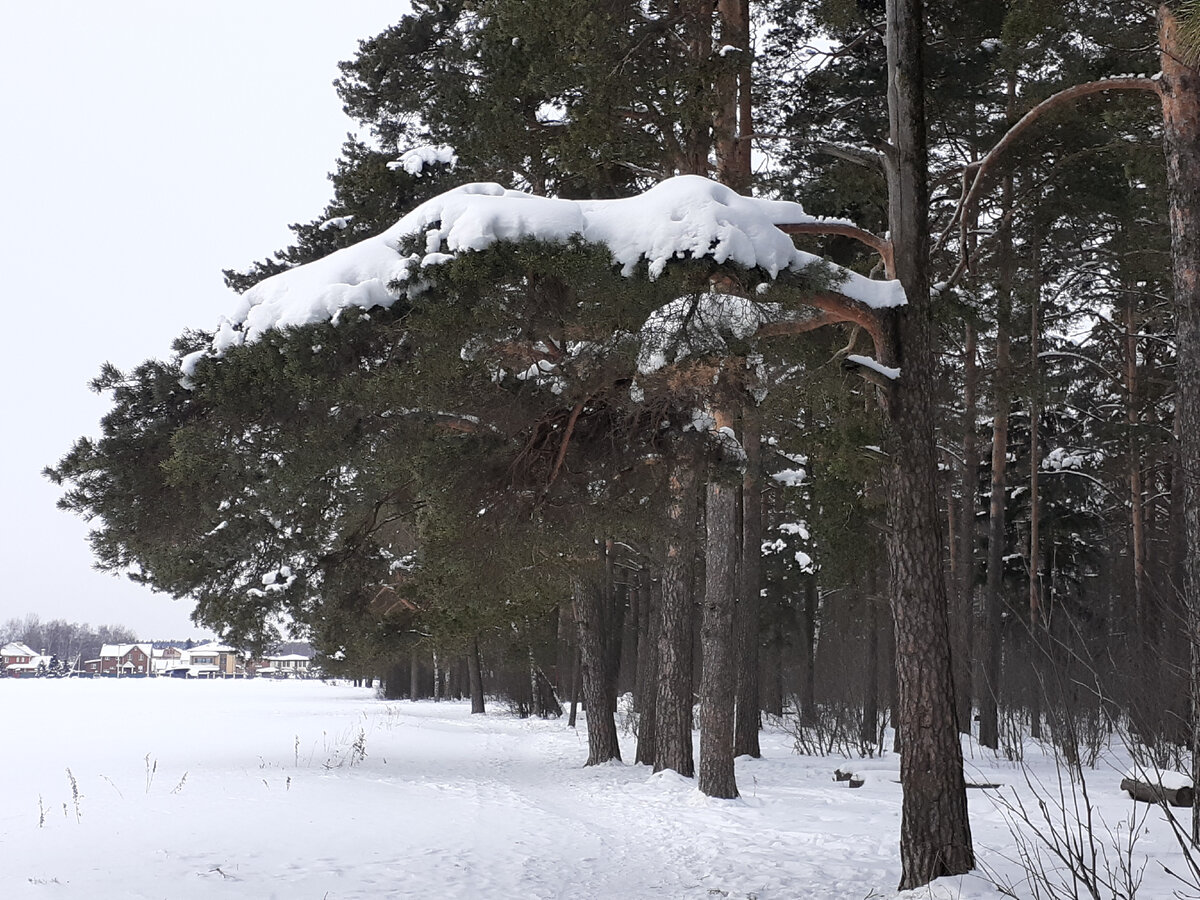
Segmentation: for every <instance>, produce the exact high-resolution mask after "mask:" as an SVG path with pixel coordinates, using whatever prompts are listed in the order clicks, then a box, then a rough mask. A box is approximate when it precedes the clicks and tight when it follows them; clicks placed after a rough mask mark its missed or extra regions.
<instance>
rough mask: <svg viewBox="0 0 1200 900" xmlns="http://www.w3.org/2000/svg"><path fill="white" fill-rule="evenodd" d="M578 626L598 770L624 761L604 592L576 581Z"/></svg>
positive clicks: (591, 761) (592, 762)
mask: <svg viewBox="0 0 1200 900" xmlns="http://www.w3.org/2000/svg"><path fill="white" fill-rule="evenodd" d="M573 587H574V594H575V617H576V618H575V624H576V628H577V629H578V633H579V660H580V671H581V674H582V676H583V698H584V705H585V706H586V708H587V733H588V758H587V762H586V763H585V765H588V766H596V765H600V764H601V763H606V762H609V761H610V760H614V759H620V758H621V746H620V744H619V743H618V740H617V722H616V704H615V703H614V702H613V697H612V693H611V691H610V690H609V674H608V658H607V654H606V653H605V646H604V633H603V629H604V602H605V599H606V598H605V597H604V591H603V590H601V589H598V588H597V586H596V585H593V584H587V583H585V581H584V580H583V578H576V579H575V581H574V585H573Z"/></svg>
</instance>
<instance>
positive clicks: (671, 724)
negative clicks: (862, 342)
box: [654, 442, 698, 778]
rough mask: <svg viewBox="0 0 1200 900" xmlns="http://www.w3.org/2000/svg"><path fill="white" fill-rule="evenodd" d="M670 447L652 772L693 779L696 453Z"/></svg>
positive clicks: (680, 447)
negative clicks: (693, 602) (693, 567)
mask: <svg viewBox="0 0 1200 900" xmlns="http://www.w3.org/2000/svg"><path fill="white" fill-rule="evenodd" d="M680 443H681V444H684V446H677V447H676V448H675V449H674V452H673V454H672V459H671V470H670V473H669V475H668V479H669V486H668V490H669V493H670V500H669V502H668V507H667V517H668V529H669V531H670V534H669V535H668V538H667V553H666V561H665V564H664V565H663V575H662V603H661V610H660V612H661V614H660V616H659V634H658V700H657V710H656V715H655V718H656V720H657V727H656V731H655V748H654V771H656V772H659V771H662V770H663V769H674V770H675V771H676V772H678V773H679V774H680V775H683V776H685V777H687V778H691V777H692V776H693V775H694V774H695V762H694V757H693V752H692V623H693V619H694V618H695V617H694V614H693V606H692V557H693V550H694V543H693V542H694V540H695V526H696V470H697V468H698V461H697V459H696V454H695V453H693V452H690V448H689V447H687V446H686V443H685V442H680Z"/></svg>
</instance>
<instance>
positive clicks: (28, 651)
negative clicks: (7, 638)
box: [0, 641, 37, 656]
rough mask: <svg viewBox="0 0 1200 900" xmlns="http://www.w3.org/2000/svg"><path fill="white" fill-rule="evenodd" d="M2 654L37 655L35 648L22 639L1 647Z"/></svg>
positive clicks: (0, 653)
mask: <svg viewBox="0 0 1200 900" xmlns="http://www.w3.org/2000/svg"><path fill="white" fill-rule="evenodd" d="M0 656H37V654H36V653H34V651H33V648H31V647H30V646H29V645H28V644H22V643H21V642H20V641H11V642H9V643H7V644H5V645H4V646H3V647H0Z"/></svg>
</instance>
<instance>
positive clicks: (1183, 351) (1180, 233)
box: [1159, 3, 1200, 844]
mask: <svg viewBox="0 0 1200 900" xmlns="http://www.w3.org/2000/svg"><path fill="white" fill-rule="evenodd" d="M1192 15H1196V14H1195V13H1192ZM1159 47H1160V49H1161V50H1162V71H1163V77H1162V82H1161V86H1162V103H1163V147H1164V152H1165V154H1166V160H1167V188H1168V191H1169V204H1170V206H1169V209H1170V220H1171V259H1172V271H1173V274H1174V282H1175V290H1174V298H1175V302H1174V309H1175V338H1176V360H1177V361H1176V376H1175V378H1176V382H1175V416H1176V419H1177V420H1178V433H1179V460H1180V463H1179V472H1180V475H1181V480H1182V484H1181V485H1179V486H1177V488H1176V489H1177V490H1182V491H1183V492H1184V502H1183V509H1184V534H1185V544H1184V546H1185V550H1184V560H1183V563H1184V566H1183V568H1184V580H1183V595H1184V608H1185V609H1186V610H1187V632H1188V639H1189V642H1190V644H1191V679H1190V681H1191V685H1190V686H1191V694H1192V735H1191V737H1192V777H1193V780H1194V781H1195V783H1196V784H1200V229H1197V228H1196V222H1197V220H1198V219H1200V72H1197V69H1196V65H1195V63H1194V62H1193V63H1192V64H1191V65H1189V64H1187V63H1186V62H1185V61H1184V60H1185V59H1189V58H1190V59H1191V60H1195V58H1196V51H1197V49H1198V48H1196V47H1184V46H1183V45H1182V41H1181V39H1180V35H1179V22H1178V20H1177V19H1176V17H1175V15H1174V13H1173V12H1172V11H1171V9H1170V7H1169V6H1168V5H1167V4H1165V3H1164V4H1162V5H1161V6H1160V7H1159ZM1188 51H1190V53H1189V52H1188ZM1192 842H1193V843H1194V844H1195V843H1200V800H1197V801H1196V804H1195V805H1193V807H1192Z"/></svg>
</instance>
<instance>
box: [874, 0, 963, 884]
mask: <svg viewBox="0 0 1200 900" xmlns="http://www.w3.org/2000/svg"><path fill="white" fill-rule="evenodd" d="M923 51H924V5H923V3H922V0H888V3H887V56H888V111H889V121H890V126H891V128H890V130H891V138H892V140H891V143H892V147H891V150H892V152H893V154H894V156H893V163H892V173H891V178H890V181H891V184H890V185H889V187H890V188H891V190H890V192H889V194H890V196H889V210H888V218H889V225H890V231H891V234H892V238H893V241H894V242H895V248H896V270H897V275H898V276H899V278H900V280H901V283H902V284H903V285H904V289H905V293H906V295H907V297H908V305H907V306H905V307H902V308H901V309H900V310H899V311H898V312H897V314H896V315H895V316H894V318H893V320H892V328H891V329H890V334H889V337H890V340H891V343H892V346H891V347H890V348H884V349H885V350H890V351H891V352H890V354H885V355H888V356H890V357H891V359H890V361H889V362H888V364H890V365H899V366H900V369H901V375H900V377H899V378H898V379H896V380H895V381H894V382H893V383H892V384H891V385H890V387H889V388H888V389H887V390H886V391H885V402H886V418H887V424H888V449H889V451H890V454H889V458H890V463H891V464H890V465H889V466H888V469H887V495H888V525H889V529H888V530H889V534H888V550H889V556H890V582H891V583H890V594H891V602H892V610H893V617H894V619H895V633H896V657H897V666H896V675H897V685H898V706H899V713H900V726H901V728H902V730H903V741H902V742H901V747H900V780H901V782H902V784H903V786H904V799H903V807H902V812H901V823H900V861H901V866H902V869H903V872H902V875H901V879H900V888H901V889H902V890H907V889H911V888H916V887H920V886H921V885H924V884H928V883H929V882H930V881H932V880H934V879H935V878H940V877H941V876H943V875H958V874H962V873H964V872H968V871H970V870H971V869H972V868H973V867H974V865H975V856H974V852H973V850H972V846H971V828H970V823H969V821H968V818H967V792H966V785H965V783H964V779H963V766H962V747H961V745H960V744H959V737H958V728H957V724H956V721H955V712H954V682H953V676H952V673H951V662H950V633H949V623H948V621H947V605H948V604H947V598H946V584H945V579H944V577H943V574H942V539H941V534H940V525H941V516H940V514H939V511H938V507H939V502H938V496H939V492H938V482H937V465H936V456H935V444H934V427H933V423H934V414H933V407H932V397H933V395H934V393H935V391H934V385H935V379H936V367H935V364H934V334H935V330H934V322H933V309H932V303H931V298H930V295H929V272H928V262H929V223H928V219H927V215H928V200H929V190H928V183H927V178H928V160H927V155H926V135H925V106H924V99H925V98H924V69H923V60H922V54H923Z"/></svg>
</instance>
